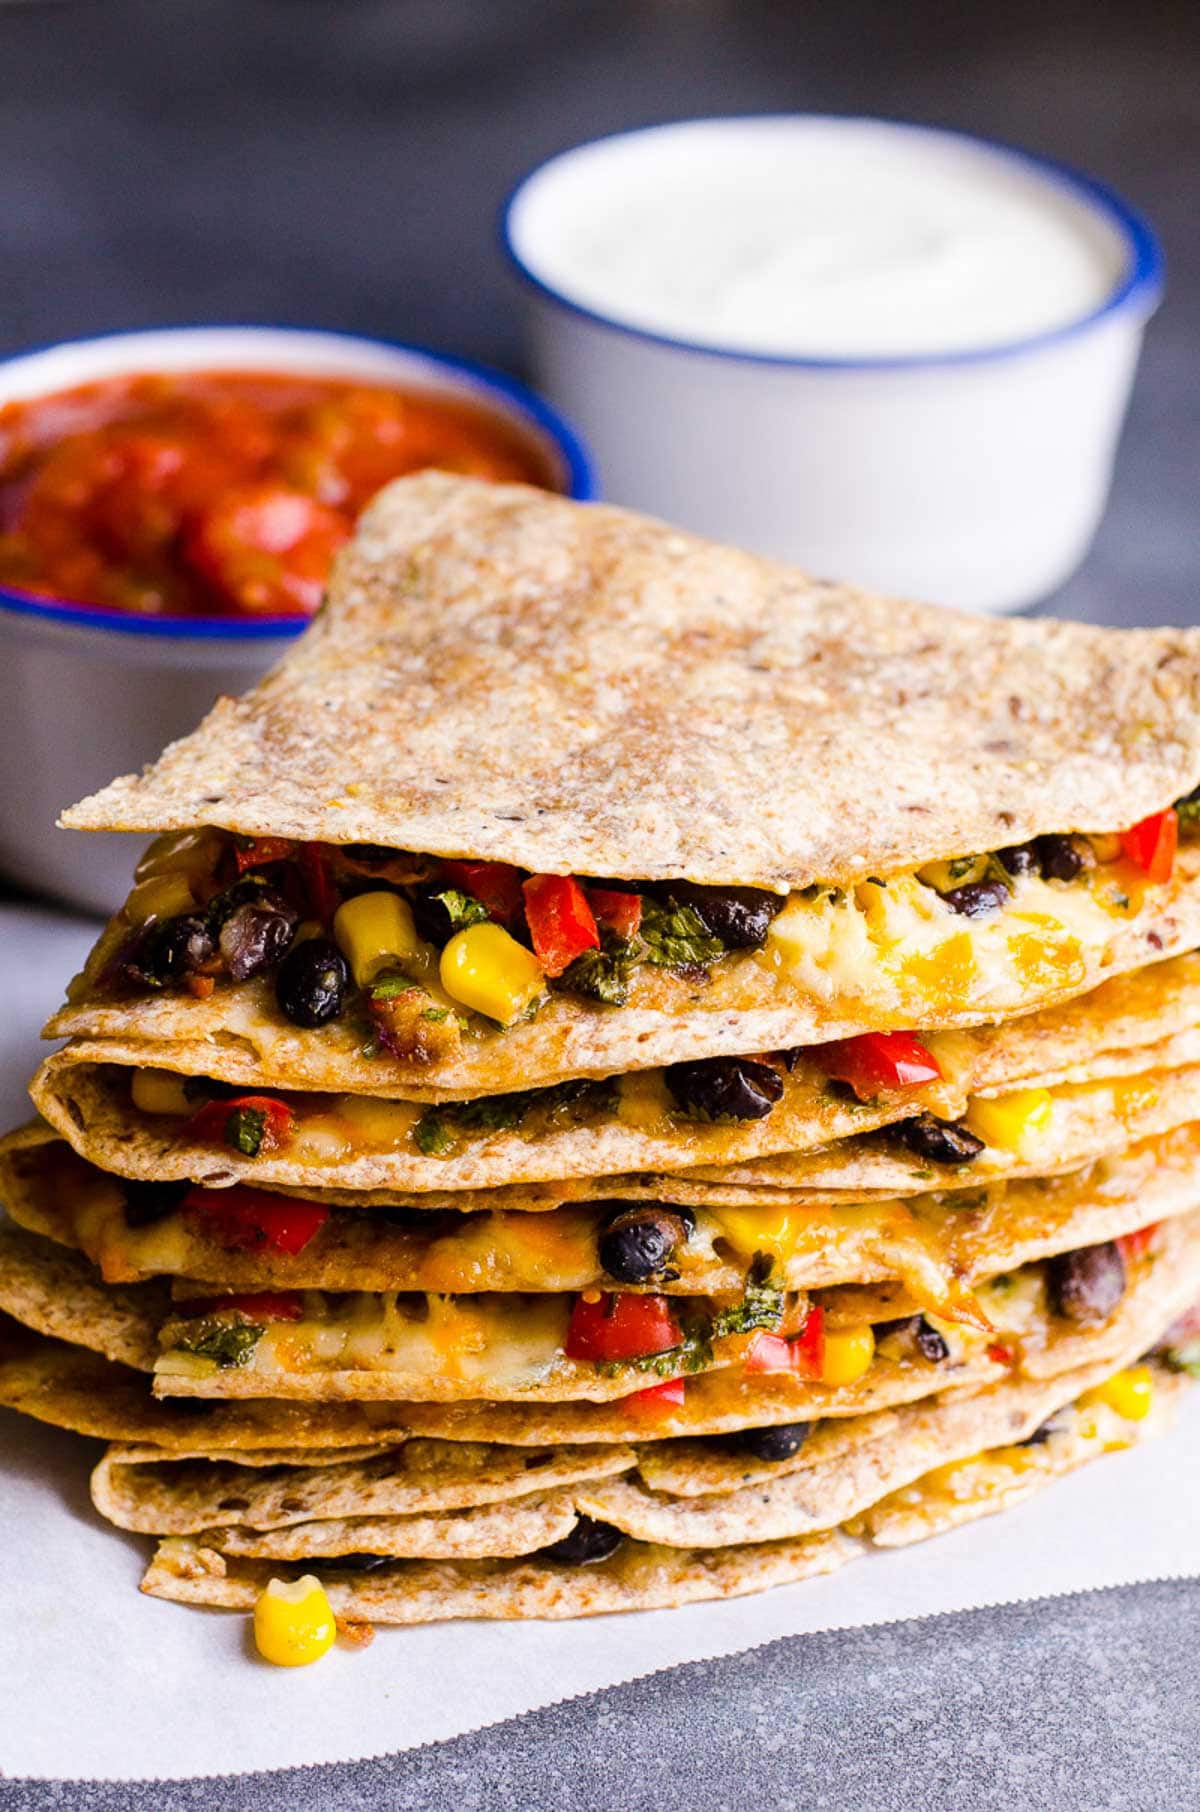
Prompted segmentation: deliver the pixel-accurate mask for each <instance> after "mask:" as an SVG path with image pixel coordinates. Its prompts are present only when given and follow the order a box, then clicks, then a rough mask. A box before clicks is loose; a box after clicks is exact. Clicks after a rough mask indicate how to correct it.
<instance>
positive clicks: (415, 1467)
mask: <svg viewBox="0 0 1200 1812" xmlns="http://www.w3.org/2000/svg"><path fill="white" fill-rule="evenodd" d="M292 1452H293V1455H294V1456H295V1457H293V1458H290V1459H288V1460H281V1459H279V1458H278V1457H277V1454H275V1453H273V1454H272V1457H271V1458H269V1459H262V1458H260V1457H259V1456H257V1455H253V1456H250V1457H249V1458H243V1456H242V1455H241V1454H237V1455H236V1456H235V1455H234V1454H232V1453H230V1454H229V1455H228V1456H225V1457H223V1458H221V1459H219V1460H213V1459H208V1460H203V1461H198V1460H197V1459H195V1458H190V1459H185V1460H176V1459H171V1458H167V1457H165V1456H164V1454H163V1451H162V1449H161V1448H158V1447H152V1446H146V1445H144V1444H143V1445H140V1446H131V1445H122V1444H119V1443H117V1444H114V1445H112V1446H110V1447H109V1448H108V1450H107V1452H106V1453H105V1455H104V1457H103V1459H102V1460H100V1462H99V1463H98V1464H97V1466H96V1468H95V1470H94V1471H93V1473H92V1485H91V1489H92V1502H93V1503H94V1504H95V1506H96V1508H97V1510H99V1512H100V1514H101V1516H104V1517H106V1518H107V1519H108V1521H109V1522H110V1523H115V1524H116V1525H117V1526H118V1528H121V1529H134V1530H140V1531H142V1532H143V1533H145V1534H153V1535H194V1534H196V1533H197V1532H198V1531H200V1530H205V1529H212V1528H215V1527H217V1526H219V1525H222V1524H226V1523H228V1524H232V1525H237V1526H238V1527H239V1528H253V1529H284V1528H289V1527H291V1526H292V1525H293V1524H296V1523H308V1522H311V1521H312V1520H313V1519H314V1518H321V1519H328V1518H334V1517H348V1516H371V1517H386V1516H391V1517H407V1516H413V1515H418V1514H420V1515H423V1516H428V1515H443V1514H445V1513H446V1512H447V1511H454V1510H467V1509H477V1508H479V1507H480V1506H481V1505H485V1504H509V1503H516V1502H520V1501H523V1500H524V1499H526V1498H529V1497H544V1496H545V1495H546V1494H547V1492H549V1491H550V1490H552V1489H555V1488H558V1487H562V1486H571V1485H575V1484H577V1483H579V1482H580V1481H581V1480H587V1479H602V1478H608V1477H610V1476H611V1475H612V1474H614V1473H618V1472H626V1471H628V1470H629V1469H630V1468H631V1467H632V1466H633V1464H634V1459H635V1455H634V1451H633V1449H632V1448H631V1447H627V1446H623V1445H620V1444H617V1445H614V1446H612V1447H548V1448H529V1447H496V1446H486V1445H483V1444H480V1443H473V1442H468V1441H456V1442H448V1441H421V1440H415V1441H408V1442H405V1443H404V1444H403V1445H402V1446H400V1447H395V1448H388V1449H385V1450H384V1451H382V1452H366V1453H364V1452H363V1451H361V1450H359V1451H357V1452H356V1451H355V1450H349V1451H347V1452H337V1451H335V1450H328V1449H327V1450H326V1452H325V1453H324V1454H320V1455H317V1454H312V1453H305V1451H304V1450H303V1449H293V1450H292ZM247 1465H257V1466H260V1467H266V1468H269V1471H262V1472H259V1473H258V1474H257V1475H254V1476H249V1477H248V1476H247V1474H246V1472H245V1471H244V1470H243V1468H244V1467H245V1466H247ZM549 1539H551V1540H553V1539H554V1538H553V1537H550V1538H549ZM361 1551H362V1550H361V1549H360V1550H359V1552H361Z"/></svg>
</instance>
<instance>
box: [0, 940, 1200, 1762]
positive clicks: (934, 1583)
mask: <svg viewBox="0 0 1200 1812" xmlns="http://www.w3.org/2000/svg"><path fill="white" fill-rule="evenodd" d="M93 931H94V928H93V927H91V926H85V925H83V924H81V923H79V922H71V921H66V920H62V919H52V918H51V917H50V916H49V915H38V914H32V913H17V912H16V911H15V910H10V911H9V912H7V913H0V945H2V949H3V959H4V974H5V985H6V989H8V990H9V995H10V1007H12V1013H11V1016H10V1018H9V1020H8V1021H7V1023H6V1024H5V1025H4V1026H3V1027H2V1028H0V1099H2V1100H3V1105H4V1109H5V1112H6V1114H8V1115H9V1117H10V1118H16V1117H17V1116H18V1115H19V1113H20V1112H21V1108H20V1084H21V1082H22V1081H23V1079H24V1077H25V1076H26V1075H27V1073H28V1072H29V1071H30V1070H31V1069H32V1067H33V1064H34V1061H35V1060H36V1056H37V1052H36V1045H35V1036H36V1027H37V1023H38V1021H39V1020H40V1018H41V1017H42V1016H43V1014H44V1013H45V1012H47V1011H49V1009H50V1008H51V1007H52V1006H53V1005H54V1003H55V1002H56V1001H57V999H58V998H59V996H60V994H61V990H62V985H63V982H64V980H65V978H66V976H67V975H68V974H69V972H70V970H71V968H72V967H73V966H74V965H75V964H76V963H77V961H78V959H79V957H80V956H81V954H82V952H83V950H84V949H85V948H86V946H87V943H88V941H89V940H90V937H91V936H92V935H93ZM99 1451H100V1449H99V1446H98V1444H96V1443H90V1442H87V1441H83V1440H80V1439H78V1438H76V1437H73V1436H70V1435H65V1434H61V1433H59V1432H57V1431H56V1430H53V1429H49V1428H44V1427H42V1426H41V1425H39V1424H37V1423H34V1422H30V1421H28V1420H25V1419H23V1418H19V1417H16V1416H12V1415H7V1414H2V1413H0V1612H2V1614H0V1771H2V1772H3V1773H4V1774H6V1775H9V1776H21V1775H33V1776H75V1777H87V1778H99V1779H121V1778H131V1777H132V1778H144V1777H155V1776H161V1777H180V1776H187V1775H194V1774H227V1773H236V1772H239V1771H242V1770H248V1769H256V1768H274V1767H284V1766H289V1765H297V1764H303V1763H313V1762H332V1761H348V1760H355V1759H360V1758H363V1757H367V1756H373V1755H381V1754H387V1753H389V1752H391V1751H394V1750H398V1749H405V1748H411V1747H414V1746H416V1745H417V1744H421V1743H428V1742H433V1741H436V1740H438V1739H443V1738H446V1737H452V1736H457V1735H460V1734H462V1733H463V1732H465V1731H468V1730H473V1729H476V1728H478V1727H479V1726H480V1725H482V1724H487V1723H492V1722H495V1721H497V1720H499V1719H502V1718H507V1717H512V1716H515V1715H517V1714H519V1713H521V1712H524V1711H529V1710H532V1709H533V1708H534V1707H536V1706H539V1705H546V1704H550V1703H553V1702H554V1701H555V1700H559V1699H564V1698H570V1697H572V1696H574V1695H576V1694H578V1693H583V1692H589V1691H592V1690H595V1689H596V1688H599V1687H604V1686H610V1685H614V1684H616V1683H617V1682H619V1681H622V1680H629V1679H632V1678H634V1677H636V1676H637V1675H639V1674H645V1673H651V1672H653V1671H655V1670H656V1669H659V1668H664V1667H670V1666H673V1665H675V1664H676V1663H678V1662H682V1661H694V1660H701V1659H704V1658H707V1657H710V1656H715V1655H723V1654H732V1653H735V1652H737V1651H738V1650H741V1649H746V1648H750V1647H753V1646H755V1645H756V1644H759V1643H763V1642H768V1641H770V1640H772V1639H773V1638H775V1637H778V1636H794V1635H803V1634H805V1633H811V1632H813V1631H816V1630H821V1629H830V1628H834V1629H836V1628H848V1627H852V1626H854V1625H860V1624H865V1623H879V1622H887V1621H891V1620H893V1619H899V1618H906V1617H920V1616H927V1615H931V1614H933V1613H936V1612H944V1611H955V1610H964V1609H968V1608H970V1607H973V1606H978V1605H987V1604H993V1603H1000V1602H1004V1601H1007V1600H1012V1599H1020V1598H1036V1597H1043V1596H1049V1595H1052V1594H1054V1593H1059V1592H1070V1591H1079V1590H1084V1589H1086V1588H1088V1587H1098V1586H1111V1585H1119V1584H1125V1583H1129V1582H1132V1581H1135V1580H1145V1579H1153V1578H1162V1577H1166V1576H1171V1575H1176V1574H1185V1573H1196V1572H1200V1521H1198V1519H1197V1517H1196V1513H1195V1505H1196V1503H1197V1501H1200V1391H1197V1392H1195V1393H1194V1394H1193V1396H1192V1397H1191V1398H1190V1399H1189V1401H1188V1403H1187V1407H1186V1410H1185V1414H1184V1417H1183V1418H1182V1420H1181V1423H1180V1425H1179V1427H1178V1428H1177V1429H1176V1430H1175V1432H1174V1433H1173V1434H1171V1435H1169V1436H1168V1437H1166V1438H1165V1439H1164V1440H1160V1441H1157V1442H1152V1443H1150V1444H1149V1445H1147V1447H1145V1448H1144V1449H1142V1450H1138V1451H1132V1452H1129V1453H1126V1454H1119V1455H1115V1456H1113V1457H1111V1458H1109V1459H1106V1460H1105V1461H1104V1462H1103V1463H1102V1464H1101V1465H1099V1466H1096V1467H1091V1468H1085V1469H1084V1470H1083V1471H1082V1472H1080V1473H1077V1474H1076V1475H1075V1476H1074V1477H1072V1478H1069V1479H1066V1480H1064V1481H1062V1482H1061V1483H1060V1484H1058V1485H1056V1486H1054V1487H1052V1488H1051V1489H1050V1490H1048V1491H1046V1492H1043V1493H1042V1494H1041V1495H1040V1496H1039V1497H1036V1498H1035V1499H1033V1500H1032V1501H1031V1502H1030V1503H1028V1504H1025V1505H1022V1506H1020V1507H1018V1508H1017V1509H1015V1510H1012V1511H1009V1512H1007V1513H1006V1514H1005V1515H1003V1516H998V1517H994V1518H990V1519H986V1520H984V1521H982V1522H979V1523H975V1524H973V1525H970V1526H968V1527H966V1528H964V1529H959V1530H956V1531H955V1532H953V1533H952V1534H950V1535H946V1536H942V1537H940V1538H939V1539H938V1540H936V1541H933V1542H927V1543H924V1544H921V1545H919V1546H918V1547H915V1548H910V1549H907V1550H902V1551H900V1552H897V1553H894V1554H879V1553H875V1554H870V1555H868V1556H866V1557H865V1558H864V1559H863V1560H861V1561H859V1562H857V1563H855V1564H854V1565H852V1566H849V1567H847V1568H845V1569H844V1570H843V1571H842V1572H841V1573H838V1574H834V1575H833V1576H832V1577H831V1578H829V1579H818V1580H813V1581H809V1582H807V1583H805V1584H802V1585H798V1586H790V1587H784V1588H783V1589H781V1590H778V1591H774V1592H770V1593H766V1594H763V1595H761V1596H757V1597H753V1598H746V1599H738V1600H734V1601H732V1602H730V1603H726V1604H713V1605H691V1606H686V1607H684V1608H683V1609H681V1610H677V1611H656V1612H651V1613H647V1614H643V1615H640V1616H635V1617H628V1616H627V1617H603V1618H593V1619H589V1620H586V1621H583V1622H578V1623H573V1624H572V1623H561V1624H555V1623H542V1624H486V1623H473V1624H458V1625H446V1626H433V1627H431V1628H427V1629H415V1630H382V1629H381V1630H380V1631H379V1633H378V1635H377V1637H376V1640H375V1642H374V1643H373V1644H372V1646H371V1647H370V1648H368V1649H366V1650H359V1651H349V1650H342V1649H340V1648H336V1649H334V1650H333V1651H332V1652H331V1653H330V1654H329V1655H328V1656H327V1657H326V1658H325V1659H324V1660H323V1661H321V1662H320V1663H319V1664H318V1665H316V1666H314V1667H311V1668H306V1669H295V1670H288V1669H272V1668H269V1667H267V1666H266V1665H264V1664H263V1663H261V1662H259V1661H257V1660H256V1659H255V1657H254V1653H253V1648H252V1645H251V1643H250V1642H249V1640H248V1619H246V1618H243V1617H239V1616H236V1615H230V1614H229V1613H221V1612H211V1613H210V1612H202V1611H196V1610H190V1609H187V1608H184V1607H180V1606H176V1605H169V1604H162V1603H159V1602H157V1601H156V1600H154V1599H150V1598H145V1597H142V1596H141V1595H140V1594H139V1593H138V1591H137V1581H138V1578H139V1576H140V1572H141V1568H142V1565H143V1563H144V1559H145V1555H146V1552H147V1548H146V1544H145V1543H144V1542H143V1541H142V1540H140V1539H138V1538H135V1537H132V1536H123V1535H121V1534H120V1533H118V1532H117V1531H115V1530H112V1529H110V1528H108V1527H107V1525H104V1524H102V1523H101V1522H100V1521H99V1520H98V1519H97V1518H96V1517H95V1516H94V1515H93V1514H92V1512H91V1509H90V1505H89V1502H88V1496H87V1474H88V1469H89V1466H90V1464H91V1463H92V1461H93V1459H94V1458H95V1456H96V1455H97V1454H98V1453H99ZM799 1715H801V1716H802V1707H801V1708H800V1714H799Z"/></svg>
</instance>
